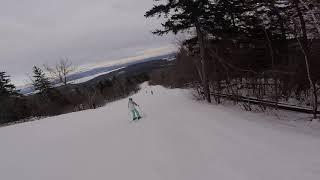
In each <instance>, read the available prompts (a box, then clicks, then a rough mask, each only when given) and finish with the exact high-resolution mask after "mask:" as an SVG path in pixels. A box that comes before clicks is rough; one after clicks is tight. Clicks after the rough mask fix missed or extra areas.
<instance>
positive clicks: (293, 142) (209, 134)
mask: <svg viewBox="0 0 320 180" xmlns="http://www.w3.org/2000/svg"><path fill="white" fill-rule="evenodd" d="M151 89H152V90H153V92H154V95H151V94H150V90H151ZM133 98H134V100H135V101H136V102H137V103H139V104H140V105H141V107H142V108H143V111H144V112H145V113H146V114H145V118H143V119H141V120H140V121H139V122H131V123H129V119H130V116H129V114H128V111H127V99H124V100H120V101H117V102H114V103H110V104H107V105H106V106H105V107H103V108H100V109H96V110H87V111H82V112H77V113H71V114H66V115H61V116H57V117H51V118H46V119H42V120H40V121H34V122H29V123H24V124H18V125H14V126H9V127H4V128H0V141H1V147H0V177H1V179H3V180H100V179H101V180H102V179H104V180H212V179H217V180H318V179H320V154H319V152H320V151H319V150H320V137H319V136H318V135H317V134H316V133H306V132H304V131H301V132H300V131H299V129H296V128H293V127H291V126H287V125H284V124H281V123H279V124H278V123H275V122H276V121H271V122H270V121H268V120H266V117H265V115H264V114H257V113H248V112H242V111H238V110H235V109H230V108H226V107H223V106H215V105H208V104H206V103H204V102H198V101H195V100H193V99H192V95H191V93H190V91H188V90H179V89H174V90H168V89H165V88H162V87H159V86H154V87H150V86H145V87H144V88H143V89H142V90H141V91H140V92H139V93H138V94H136V95H134V96H133Z"/></svg>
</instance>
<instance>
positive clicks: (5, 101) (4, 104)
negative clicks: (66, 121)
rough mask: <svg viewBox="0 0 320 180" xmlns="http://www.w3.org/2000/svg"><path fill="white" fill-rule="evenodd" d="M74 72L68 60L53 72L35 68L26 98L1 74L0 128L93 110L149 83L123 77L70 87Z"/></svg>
mask: <svg viewBox="0 0 320 180" xmlns="http://www.w3.org/2000/svg"><path fill="white" fill-rule="evenodd" d="M74 69H75V68H74V66H72V63H71V62H70V61H69V60H67V59H64V60H61V61H60V62H59V63H57V65H56V66H55V67H54V68H50V67H49V66H44V67H42V68H41V67H38V66H34V67H33V69H32V72H33V74H32V76H31V77H30V79H31V82H32V85H33V89H34V91H33V93H32V94H29V95H23V94H21V93H20V92H19V90H17V89H16V87H15V85H14V84H13V83H12V82H11V80H10V76H8V75H7V73H6V72H0V125H3V124H8V123H9V124H10V123H14V122H19V121H29V120H33V119H34V118H41V117H47V116H54V115H59V114H64V113H69V112H75V111H81V110H85V109H95V108H97V107H100V106H103V105H104V104H105V103H107V102H110V101H114V100H116V99H120V98H124V97H127V96H128V95H130V94H131V93H133V92H136V91H138V90H139V84H140V83H142V82H144V81H146V80H148V79H149V77H148V74H146V73H137V74H125V73H124V74H120V75H117V74H114V75H110V76H108V77H106V78H102V79H100V80H99V81H97V82H96V81H93V82H91V83H90V82H84V83H80V84H70V83H69V79H68V76H69V75H70V73H71V72H73V70H74Z"/></svg>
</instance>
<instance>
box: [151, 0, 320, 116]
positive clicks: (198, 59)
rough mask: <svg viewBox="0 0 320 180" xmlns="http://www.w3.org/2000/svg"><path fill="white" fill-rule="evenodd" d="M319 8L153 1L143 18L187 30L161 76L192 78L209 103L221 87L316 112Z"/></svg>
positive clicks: (240, 1) (266, 1) (270, 1)
mask: <svg viewBox="0 0 320 180" xmlns="http://www.w3.org/2000/svg"><path fill="white" fill-rule="evenodd" d="M319 8H320V2H319V1H317V0H231V1H230V0H157V1H156V3H155V5H154V6H153V7H152V8H151V9H150V10H148V11H147V12H146V13H145V17H146V18H151V17H156V18H162V19H164V22H163V23H162V24H161V28H159V29H156V30H154V31H153V33H154V34H156V35H160V36H161V35H165V34H167V33H174V34H179V33H183V34H188V37H190V38H187V39H185V40H183V41H182V42H181V43H180V45H179V52H178V55H177V67H176V68H175V69H174V72H172V73H173V74H177V72H179V73H180V74H179V75H178V76H170V77H171V79H167V83H168V81H170V82H171V84H181V82H183V83H184V84H188V85H190V84H191V85H192V86H193V87H195V89H197V90H198V92H199V94H200V95H201V96H203V97H204V98H205V99H206V100H207V101H208V102H211V100H212V99H214V100H215V101H216V102H217V103H220V102H221V97H222V96H221V95H222V94H223V95H226V94H228V95H231V96H233V97H240V96H245V97H255V98H258V99H269V100H273V101H274V102H275V104H277V103H279V102H291V103H294V104H300V105H302V106H303V105H305V106H310V107H312V108H313V118H317V107H318V90H319V80H320V78H319V77H320V68H319V67H320V62H319V60H318V59H319V57H320V54H319V47H320V39H319V36H320V21H319V19H320V9H319ZM181 73H183V75H181ZM173 81H174V82H173ZM179 81H180V82H179ZM211 96H213V97H211ZM234 99H237V98H234ZM235 101H236V100H235Z"/></svg>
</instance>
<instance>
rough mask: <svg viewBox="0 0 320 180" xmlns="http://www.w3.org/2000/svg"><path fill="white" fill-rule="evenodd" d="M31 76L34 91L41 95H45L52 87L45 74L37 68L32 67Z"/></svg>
mask: <svg viewBox="0 0 320 180" xmlns="http://www.w3.org/2000/svg"><path fill="white" fill-rule="evenodd" d="M33 74H34V75H33V78H34V79H33V86H34V88H35V90H37V91H39V92H40V93H41V94H42V95H47V93H48V92H49V91H50V89H51V88H52V87H51V83H50V81H49V79H48V78H47V77H46V75H45V73H44V72H43V71H42V70H41V69H40V68H39V67H37V66H34V67H33Z"/></svg>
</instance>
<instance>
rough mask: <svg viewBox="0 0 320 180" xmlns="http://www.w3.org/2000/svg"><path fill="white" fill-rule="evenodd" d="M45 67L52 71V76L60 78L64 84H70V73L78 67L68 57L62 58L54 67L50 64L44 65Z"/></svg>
mask: <svg viewBox="0 0 320 180" xmlns="http://www.w3.org/2000/svg"><path fill="white" fill-rule="evenodd" d="M44 67H45V68H46V70H47V71H48V72H49V73H50V75H51V77H52V78H54V79H58V80H59V81H60V83H62V84H63V85H67V84H68V75H70V74H71V73H72V72H74V71H75V70H76V67H75V66H74V65H73V64H72V62H71V61H70V60H69V59H68V58H62V59H60V61H59V62H57V64H56V65H55V67H53V68H52V67H49V66H48V65H44Z"/></svg>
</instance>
